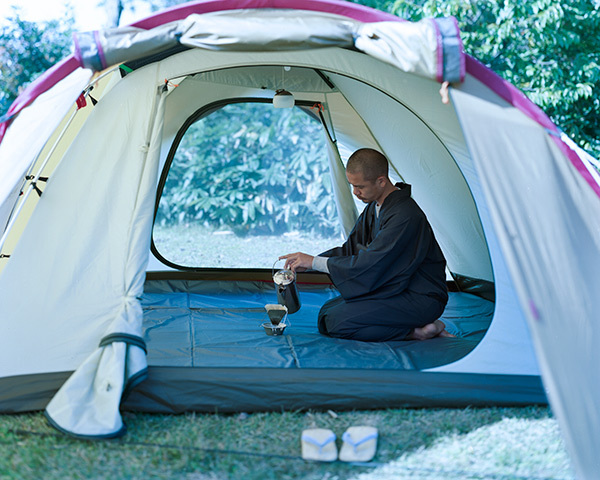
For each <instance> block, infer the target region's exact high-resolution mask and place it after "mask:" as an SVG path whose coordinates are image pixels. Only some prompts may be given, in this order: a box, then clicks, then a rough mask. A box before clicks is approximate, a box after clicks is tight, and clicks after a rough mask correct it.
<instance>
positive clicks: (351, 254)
mask: <svg viewBox="0 0 600 480" xmlns="http://www.w3.org/2000/svg"><path fill="white" fill-rule="evenodd" d="M346 177H347V178H348V182H350V184H351V185H352V188H353V193H354V195H355V196H356V197H357V198H358V199H359V200H361V201H363V202H364V203H367V204H368V205H367V206H366V207H365V209H364V210H363V212H362V214H361V215H360V216H359V218H358V220H357V222H356V225H355V226H354V228H353V229H352V232H350V235H349V236H348V239H347V240H346V242H345V243H344V244H343V245H342V246H341V247H336V248H332V249H331V250H327V251H326V252H324V253H322V254H320V255H319V256H316V257H313V256H311V255H308V254H306V253H302V252H296V253H290V254H287V255H283V256H282V257H280V259H284V258H285V259H286V262H285V268H290V269H291V270H293V271H304V270H307V269H314V270H318V271H321V272H326V273H329V275H330V277H331V280H332V282H333V284H334V285H335V287H336V288H337V289H338V291H339V292H340V294H341V295H340V296H339V297H336V298H333V299H331V300H329V301H328V302H326V303H325V304H324V305H323V307H322V308H321V311H320V312H319V319H318V326H319V332H321V333H322V334H324V335H329V336H331V337H337V338H347V339H353V340H362V341H366V342H385V341H389V340H426V339H429V338H433V337H437V336H453V335H450V334H449V333H448V332H447V331H446V329H445V325H444V323H443V322H442V321H440V320H438V318H439V317H440V315H441V314H442V312H443V311H444V308H445V307H446V303H447V302H448V291H447V288H446V272H445V268H446V260H445V258H444V255H443V254H442V251H441V249H440V247H439V245H438V243H437V241H436V239H435V236H434V235H433V231H432V229H431V226H430V225H429V222H428V221H427V217H426V216H425V214H424V213H423V211H422V210H421V209H420V208H419V206H418V205H417V203H416V202H415V201H414V200H413V199H412V198H411V190H410V189H411V187H410V185H407V184H405V183H398V184H396V185H394V184H393V183H392V182H391V181H390V179H389V176H388V161H387V158H386V157H385V156H384V155H383V154H381V153H380V152H378V151H376V150H372V149H367V148H364V149H360V150H357V151H356V152H354V153H353V154H352V155H351V156H350V158H349V159H348V164H347V166H346Z"/></svg>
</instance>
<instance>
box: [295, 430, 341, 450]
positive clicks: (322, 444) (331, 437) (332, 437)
mask: <svg viewBox="0 0 600 480" xmlns="http://www.w3.org/2000/svg"><path fill="white" fill-rule="evenodd" d="M335 438H336V437H335V433H333V432H332V433H331V435H329V436H328V437H326V438H325V439H324V440H323V441H322V442H319V441H318V440H317V439H316V438H315V437H312V436H311V435H309V434H308V433H303V434H302V440H303V441H305V442H308V443H312V444H313V445H315V446H317V447H319V453H321V451H322V450H323V447H325V446H326V445H328V444H330V443H331V442H334V441H335Z"/></svg>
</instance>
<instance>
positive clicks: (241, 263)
mask: <svg viewBox="0 0 600 480" xmlns="http://www.w3.org/2000/svg"><path fill="white" fill-rule="evenodd" d="M153 238H154V243H155V245H156V248H157V250H158V251H159V252H160V253H161V255H162V256H163V257H164V258H166V259H167V260H169V261H171V262H173V263H175V264H177V265H181V266H184V267H207V268H272V267H273V263H274V262H275V261H276V260H277V258H278V257H279V256H281V255H285V254H286V253H292V252H298V251H302V252H306V253H309V254H311V255H317V254H319V253H321V252H324V251H325V250H328V249H330V248H332V247H335V246H338V245H341V244H342V241H343V240H342V238H341V236H340V237H337V236H336V237H330V238H323V237H319V236H311V235H307V234H302V233H300V232H293V233H289V234H282V235H249V236H246V237H238V236H237V235H235V234H233V233H232V232H228V231H215V230H211V229H208V228H205V227H202V226H194V225H178V226H172V227H166V228H165V227H160V226H158V225H156V226H155V227H154V232H153ZM278 266H279V267H282V266H283V262H281V263H280V264H278Z"/></svg>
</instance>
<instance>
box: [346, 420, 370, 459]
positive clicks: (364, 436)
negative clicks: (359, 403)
mask: <svg viewBox="0 0 600 480" xmlns="http://www.w3.org/2000/svg"><path fill="white" fill-rule="evenodd" d="M377 436H378V433H377V429H376V428H375V427H367V426H360V427H350V428H348V430H346V431H345V432H344V434H343V435H342V440H343V441H344V443H343V444H342V448H341V450H340V460H341V461H342V462H369V461H371V460H372V458H373V457H374V456H375V451H376V450H377Z"/></svg>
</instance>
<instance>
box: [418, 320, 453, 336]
mask: <svg viewBox="0 0 600 480" xmlns="http://www.w3.org/2000/svg"><path fill="white" fill-rule="evenodd" d="M435 337H456V335H452V334H451V333H449V332H448V330H446V325H444V322H442V321H441V320H436V321H435V322H432V323H428V324H427V325H425V326H424V327H419V328H415V329H414V330H413V331H412V333H410V334H409V335H408V336H407V337H406V340H429V339H430V338H435Z"/></svg>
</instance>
